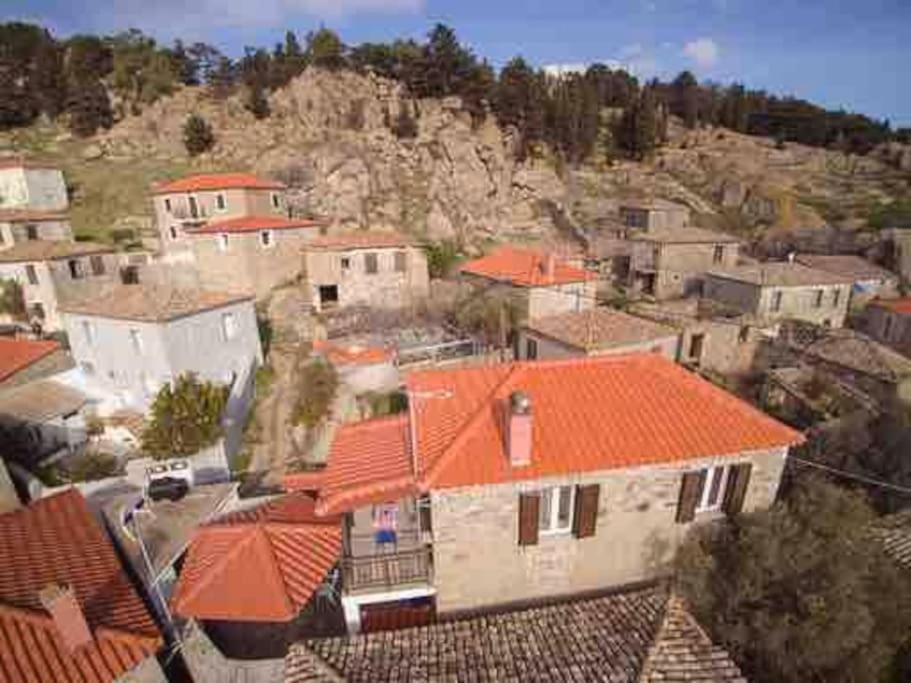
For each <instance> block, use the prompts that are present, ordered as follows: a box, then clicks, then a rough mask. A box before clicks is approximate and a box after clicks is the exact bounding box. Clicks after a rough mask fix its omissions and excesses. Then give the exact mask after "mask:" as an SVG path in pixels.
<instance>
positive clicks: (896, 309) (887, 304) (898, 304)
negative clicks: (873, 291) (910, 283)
mask: <svg viewBox="0 0 911 683" xmlns="http://www.w3.org/2000/svg"><path fill="white" fill-rule="evenodd" d="M870 305H871V306H876V307H878V308H884V309H886V310H887V311H892V312H893V313H898V314H899V315H911V297H905V298H904V299H878V300H877V301H874V302H872V303H871V304H870Z"/></svg>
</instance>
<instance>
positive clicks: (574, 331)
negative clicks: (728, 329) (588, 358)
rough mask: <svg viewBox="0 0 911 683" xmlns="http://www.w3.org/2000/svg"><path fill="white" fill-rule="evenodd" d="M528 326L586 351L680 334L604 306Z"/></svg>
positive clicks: (612, 347)
mask: <svg viewBox="0 0 911 683" xmlns="http://www.w3.org/2000/svg"><path fill="white" fill-rule="evenodd" d="M525 327H526V328H527V329H528V330H530V331H532V332H536V333H538V334H541V335H543V336H545V337H550V338H551V339H554V340H556V341H558V342H562V343H563V344H566V345H568V346H573V347H576V348H578V349H583V350H585V351H602V350H607V349H614V348H618V347H623V346H628V345H631V344H644V343H646V342H649V341H655V340H660V339H666V338H668V337H674V336H676V335H677V331H676V330H675V329H674V328H672V327H668V326H666V325H662V324H660V323H656V322H652V321H651V320H646V319H645V318H639V317H636V316H634V315H629V314H628V313H624V312H623V311H618V310H615V309H612V308H605V307H603V306H602V307H597V308H592V309H589V310H587V311H571V312H569V313H558V314H557V315H550V316H546V317H543V318H535V319H534V320H530V321H529V322H528V323H527V324H526V325H525Z"/></svg>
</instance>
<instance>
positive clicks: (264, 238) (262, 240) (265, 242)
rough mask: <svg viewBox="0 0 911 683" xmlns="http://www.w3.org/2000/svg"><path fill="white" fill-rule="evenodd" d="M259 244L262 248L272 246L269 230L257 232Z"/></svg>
mask: <svg viewBox="0 0 911 683" xmlns="http://www.w3.org/2000/svg"><path fill="white" fill-rule="evenodd" d="M259 244H260V246H262V248H263V249H268V248H269V247H271V246H272V244H273V242H272V231H271V230H263V231H262V232H260V233H259Z"/></svg>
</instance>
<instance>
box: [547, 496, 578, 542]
mask: <svg viewBox="0 0 911 683" xmlns="http://www.w3.org/2000/svg"><path fill="white" fill-rule="evenodd" d="M574 494H575V492H574V487H572V486H552V487H550V488H546V489H542V490H541V492H540V498H541V505H540V507H539V509H538V530H539V532H540V533H541V535H547V534H565V533H568V532H569V531H570V530H571V529H572V526H573V496H574Z"/></svg>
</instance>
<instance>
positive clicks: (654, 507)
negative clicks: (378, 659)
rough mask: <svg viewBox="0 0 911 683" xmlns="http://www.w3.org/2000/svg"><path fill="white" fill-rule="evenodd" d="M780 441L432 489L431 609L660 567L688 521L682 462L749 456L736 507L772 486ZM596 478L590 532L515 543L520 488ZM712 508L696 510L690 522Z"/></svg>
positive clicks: (551, 592)
mask: <svg viewBox="0 0 911 683" xmlns="http://www.w3.org/2000/svg"><path fill="white" fill-rule="evenodd" d="M785 455H786V449H774V450H770V451H763V452H754V453H748V454H743V455H742V456H741V457H725V458H705V459H702V460H694V461H690V462H687V463H686V464H685V465H658V466H649V467H641V468H636V469H625V470H609V471H604V472H597V473H590V474H585V475H576V476H569V477H564V478H548V479H539V480H533V481H525V482H516V483H508V484H501V485H495V486H477V487H468V488H460V489H451V490H440V491H433V492H432V494H431V499H432V506H433V507H432V515H433V556H434V583H435V586H436V589H437V610H438V611H439V612H448V611H453V610H463V609H472V608H478V607H484V606H489V605H496V604H501V603H507V602H514V601H521V600H529V599H533V598H540V597H545V596H556V595H560V594H570V593H576V592H581V591H586V590H595V589H602V588H609V587H613V586H620V585H623V584H628V583H631V582H635V581H640V580H644V579H648V578H652V577H654V576H656V575H659V574H661V573H662V572H663V571H665V570H666V568H667V563H668V562H669V561H670V560H671V559H672V557H673V553H674V551H675V549H676V548H677V546H678V545H679V544H680V542H681V541H682V539H683V538H684V535H685V534H686V532H687V531H688V530H689V528H690V527H691V526H692V523H691V524H677V523H676V522H675V516H676V513H677V501H678V497H679V494H680V485H681V480H682V475H683V473H684V472H686V471H691V470H695V469H699V468H701V467H706V466H710V465H714V464H732V463H736V462H743V461H748V462H751V463H752V465H753V469H752V473H751V477H750V484H749V488H748V490H747V495H746V500H745V502H744V510H745V511H749V510H755V509H760V508H765V507H767V506H769V505H770V504H771V503H772V502H773V501H774V500H775V497H776V495H777V491H778V485H779V482H780V479H781V473H782V470H783V468H784V464H785ZM588 483H599V484H600V485H601V491H600V499H599V509H598V518H597V526H596V530H595V534H594V536H591V537H589V538H584V539H577V538H575V537H574V536H573V535H572V534H569V533H566V534H555V535H540V537H539V542H538V544H536V545H531V546H519V545H518V540H517V539H518V517H519V494H520V493H521V492H523V491H534V490H537V489H540V488H544V487H546V486H555V485H568V484H573V485H575V484H588ZM718 514H719V513H709V514H702V515H697V517H696V522H694V523H699V522H704V521H708V520H709V519H713V518H716V517H717V515H718Z"/></svg>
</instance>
